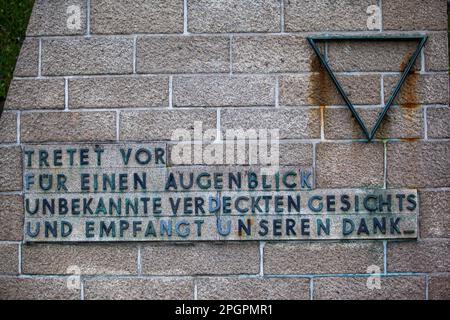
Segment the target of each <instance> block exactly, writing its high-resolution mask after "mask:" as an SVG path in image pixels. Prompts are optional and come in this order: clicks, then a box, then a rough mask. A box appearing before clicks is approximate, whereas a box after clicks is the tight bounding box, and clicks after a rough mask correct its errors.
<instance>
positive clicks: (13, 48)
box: [0, 0, 34, 113]
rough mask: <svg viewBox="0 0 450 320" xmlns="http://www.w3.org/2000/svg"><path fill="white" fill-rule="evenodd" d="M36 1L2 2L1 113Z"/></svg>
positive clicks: (2, 0)
mask: <svg viewBox="0 0 450 320" xmlns="http://www.w3.org/2000/svg"><path fill="white" fill-rule="evenodd" d="M33 3H34V0H0V113H1V109H2V107H3V102H4V100H5V99H6V94H7V92H8V87H9V83H10V81H11V78H12V75H13V72H14V67H15V65H16V60H17V57H18V56H19V53H20V47H21V46H22V42H23V39H24V38H25V32H26V29H27V25H28V19H29V18H30V14H31V10H32V8H33Z"/></svg>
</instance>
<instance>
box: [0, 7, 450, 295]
mask: <svg viewBox="0 0 450 320" xmlns="http://www.w3.org/2000/svg"><path fill="white" fill-rule="evenodd" d="M71 5H76V6H79V8H80V9H81V10H80V13H81V25H80V28H79V29H78V30H74V29H70V28H68V27H67V19H68V14H67V8H68V6H71ZM370 5H377V6H378V7H379V8H380V9H381V18H382V24H381V29H377V30H368V27H367V18H368V17H369V15H368V14H367V8H368V6H370ZM446 9H447V4H446V1H445V0H316V1H312V0H252V1H248V0H184V1H183V0H142V1H132V0H51V1H50V0H47V1H45V0H36V3H35V6H34V10H33V14H32V17H31V20H30V22H29V26H28V31H27V38H26V41H25V42H24V45H23V47H22V51H21V55H20V58H19V61H18V63H17V67H16V70H15V76H14V79H13V81H12V83H11V87H10V89H9V94H8V98H7V101H6V104H5V110H4V112H3V114H2V116H1V119H0V298H1V299H14V298H18V299H24V298H25V299H26V298H32V299H54V298H63V299H102V298H128V299H232V298H236V299H240V298H243V299H247V298H251V299H445V298H446V299H448V298H450V108H449V106H448V87H449V83H448V74H447V68H448V49H447V41H448V39H447V12H446ZM326 32H332V33H336V34H345V35H348V34H355V33H357V34H378V33H382V34H403V35H409V34H417V33H420V34H426V35H428V36H429V41H428V43H427V45H426V46H425V48H424V50H423V52H422V53H421V55H420V57H419V59H418V62H417V63H416V66H415V72H414V74H412V75H411V76H410V77H409V80H408V81H407V83H406V85H405V87H404V89H402V91H401V93H400V96H399V98H398V99H397V101H396V103H395V105H394V106H393V108H392V109H391V110H390V111H389V112H388V114H387V118H386V119H385V121H384V122H383V125H382V127H381V129H380V131H379V133H378V134H377V136H376V139H375V141H374V142H371V143H367V142H365V140H364V137H363V136H362V135H361V130H360V128H359V127H358V126H357V124H356V122H355V121H354V120H353V118H352V117H351V114H350V111H349V110H348V109H347V108H346V106H345V105H344V103H343V101H342V99H341V98H340V97H339V95H338V94H337V91H336V89H335V88H334V87H333V85H332V84H331V82H330V80H329V78H328V75H327V74H326V73H325V71H324V70H323V69H322V68H321V67H320V65H319V63H318V61H317V59H316V58H315V57H314V55H313V52H312V50H311V49H310V47H309V45H308V44H307V41H306V38H305V37H306V36H307V35H310V34H323V33H326ZM413 49H414V44H411V43H402V44H399V43H394V42H383V43H371V44H370V45H368V44H367V43H358V42H356V43H354V42H353V43H345V44H342V43H340V44H336V43H329V44H328V45H326V46H325V47H324V48H323V50H325V52H326V53H327V58H328V59H329V61H330V63H331V65H332V66H333V68H334V69H335V70H336V71H337V74H338V78H339V79H340V80H341V81H342V83H343V85H344V87H345V89H346V90H347V91H348V92H349V96H350V98H351V100H352V101H353V102H354V103H355V104H356V105H357V109H358V110H359V111H360V112H361V115H362V117H363V118H364V119H365V120H367V121H373V120H374V118H375V117H376V115H377V113H378V112H379V111H380V110H381V108H382V106H383V105H384V103H385V100H386V99H387V97H388V95H389V93H390V92H391V90H392V87H393V85H394V84H395V81H396V80H397V79H398V77H399V71H400V70H401V68H402V67H404V63H405V59H407V57H408V56H409V55H410V54H411V52H412V50H413ZM194 121H202V122H203V126H204V128H205V129H206V128H216V129H217V132H218V134H219V133H220V132H221V131H223V130H225V129H229V128H278V129H280V137H281V139H282V140H281V157H282V162H283V161H284V162H285V163H288V164H291V165H299V166H301V165H308V166H312V167H313V168H314V172H315V185H316V188H365V187H373V188H414V189H418V191H419V196H420V204H421V207H420V221H419V228H420V234H419V238H418V239H417V240H413V241H353V242H348V241H338V242H336V241H335V242H325V241H322V242H302V241H299V242H273V243H272V242H249V243H229V242H227V243H213V242H208V243H206V242H205V243H189V244H164V243H160V244H150V243H138V244H136V243H131V244H122V243H121V244H118V243H110V244H33V245H31V244H25V243H24V242H23V231H22V229H23V220H24V210H23V185H22V170H23V168H22V160H21V148H22V146H23V144H24V143H67V142H115V141H144V142H147V141H166V140H169V139H170V136H171V130H172V128H186V129H191V128H192V126H193V122H194ZM73 265H76V266H78V267H79V268H80V269H81V273H82V276H81V286H80V288H79V289H69V288H68V287H67V282H68V281H70V280H71V278H70V276H71V273H72V272H73V270H71V269H70V268H69V267H70V266H73ZM371 265H375V266H378V267H379V270H380V276H381V289H374V290H369V289H368V288H367V286H366V282H367V279H368V277H369V274H368V273H367V268H368V267H369V266H371Z"/></svg>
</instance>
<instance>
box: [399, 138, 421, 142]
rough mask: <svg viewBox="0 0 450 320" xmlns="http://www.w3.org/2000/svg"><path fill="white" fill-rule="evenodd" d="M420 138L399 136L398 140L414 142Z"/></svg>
mask: <svg viewBox="0 0 450 320" xmlns="http://www.w3.org/2000/svg"><path fill="white" fill-rule="evenodd" d="M419 140H420V138H401V139H400V141H402V142H416V141H419Z"/></svg>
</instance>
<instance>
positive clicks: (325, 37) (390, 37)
mask: <svg viewBox="0 0 450 320" xmlns="http://www.w3.org/2000/svg"><path fill="white" fill-rule="evenodd" d="M427 39H428V36H426V35H402V36H399V35H362V36H340V35H320V36H310V37H307V40H308V42H309V44H310V45H311V47H312V48H313V50H314V52H315V54H316V55H317V57H318V58H319V61H320V63H321V64H322V66H323V67H324V68H325V70H326V71H327V73H328V75H329V76H330V77H331V80H332V81H333V83H334V85H335V86H336V89H337V90H338V92H339V94H340V95H341V97H342V99H344V102H345V104H346V105H347V107H348V108H349V109H350V111H351V112H352V115H353V116H354V117H355V119H356V122H357V123H358V125H359V126H360V127H361V129H362V131H363V132H364V134H365V136H366V137H367V139H368V141H369V142H370V141H372V140H373V138H374V137H375V134H376V133H377V131H378V129H379V128H380V125H381V123H382V121H383V119H384V117H385V116H386V113H387V112H388V110H389V108H390V107H391V105H392V104H393V103H394V101H395V99H396V98H397V95H398V94H399V92H400V89H401V88H402V86H403V84H404V83H405V81H406V78H407V77H408V75H409V74H410V73H411V70H412V68H413V66H414V63H415V62H416V60H417V57H418V56H419V54H420V51H421V50H422V48H423V47H424V45H425V43H426V42H427ZM413 40H417V41H418V45H417V48H416V50H415V51H414V53H413V55H412V56H411V58H410V59H409V61H408V64H407V65H406V67H405V69H404V70H403V71H402V74H401V77H400V80H399V81H398V83H397V85H396V86H395V88H394V91H393V92H392V94H391V96H390V97H389V99H388V101H387V102H386V104H385V106H384V109H383V111H382V112H381V113H380V114H379V115H378V119H377V121H376V122H375V125H374V126H373V128H372V130H371V131H370V132H369V129H367V127H366V125H365V124H364V121H363V120H362V119H361V117H360V115H359V114H358V112H357V111H356V109H355V107H354V106H353V104H352V103H351V101H350V99H349V98H348V96H347V94H346V93H345V91H344V89H343V88H342V86H341V84H340V83H339V81H338V80H337V78H336V76H335V74H334V72H333V70H332V69H331V67H330V65H329V64H328V61H327V59H326V58H325V57H324V56H323V55H322V53H321V52H320V49H319V47H318V46H317V44H318V43H319V42H326V41H413Z"/></svg>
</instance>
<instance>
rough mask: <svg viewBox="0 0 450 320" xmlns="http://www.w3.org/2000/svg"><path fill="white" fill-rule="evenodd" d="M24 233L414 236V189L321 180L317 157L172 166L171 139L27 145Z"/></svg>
mask: <svg viewBox="0 0 450 320" xmlns="http://www.w3.org/2000/svg"><path fill="white" fill-rule="evenodd" d="M23 162H24V163H23V164H24V190H25V196H24V208H25V225H24V234H25V241H27V242H96V241H103V242H104V241H197V240H199V241H211V240H221V241H222V240H233V241H241V240H332V239H335V240H336V239H393V238H395V239H404V238H417V219H418V212H419V204H418V197H417V190H406V189H315V186H314V173H313V169H312V168H310V167H307V168H302V167H294V166H280V167H277V168H276V169H275V170H273V168H271V169H272V170H267V168H264V167H261V166H245V165H234V166H220V165H216V166H204V165H203V166H189V167H188V166H171V165H170V161H168V156H167V145H166V144H165V143H148V144H141V143H135V144H133V143H116V144H83V145H26V146H24V149H23Z"/></svg>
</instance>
